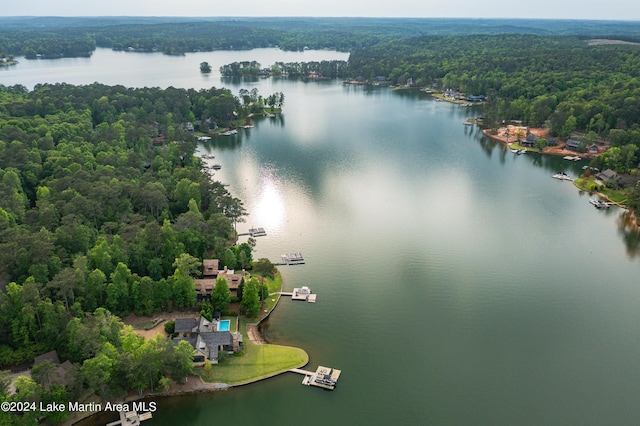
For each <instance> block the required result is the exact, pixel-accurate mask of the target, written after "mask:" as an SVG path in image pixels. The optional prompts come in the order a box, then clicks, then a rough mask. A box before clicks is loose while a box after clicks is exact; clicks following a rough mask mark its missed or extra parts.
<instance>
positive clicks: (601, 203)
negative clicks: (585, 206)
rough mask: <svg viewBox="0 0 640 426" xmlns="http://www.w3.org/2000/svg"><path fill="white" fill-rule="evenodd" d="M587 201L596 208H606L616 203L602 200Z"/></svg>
mask: <svg viewBox="0 0 640 426" xmlns="http://www.w3.org/2000/svg"><path fill="white" fill-rule="evenodd" d="M589 202H590V203H591V204H593V205H594V206H595V208H596V209H608V208H609V207H611V206H615V205H616V203H612V202H607V201H602V200H589Z"/></svg>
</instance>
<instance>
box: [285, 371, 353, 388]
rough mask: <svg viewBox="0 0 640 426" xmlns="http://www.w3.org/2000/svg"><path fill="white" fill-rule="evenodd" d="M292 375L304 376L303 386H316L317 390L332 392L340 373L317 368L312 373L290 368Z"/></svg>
mask: <svg viewBox="0 0 640 426" xmlns="http://www.w3.org/2000/svg"><path fill="white" fill-rule="evenodd" d="M289 371H290V372H292V373H297V374H302V375H304V379H302V384H303V385H305V386H317V387H319V388H323V389H328V390H334V389H335V388H336V385H337V384H338V379H339V378H340V373H342V371H340V370H336V369H335V368H329V367H323V366H319V367H318V369H317V370H316V371H315V373H314V372H312V371H308V370H302V369H300V368H292V369H291V370H289Z"/></svg>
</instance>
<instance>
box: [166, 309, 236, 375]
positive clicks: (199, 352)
mask: <svg viewBox="0 0 640 426" xmlns="http://www.w3.org/2000/svg"><path fill="white" fill-rule="evenodd" d="M175 324H176V328H175V332H176V333H178V337H175V338H174V339H173V343H174V344H175V345H177V344H178V343H180V341H181V340H184V341H186V342H188V343H189V344H190V345H191V346H193V349H194V351H195V352H194V356H193V362H194V363H196V364H201V363H204V362H205V360H207V359H208V360H209V362H211V363H212V364H217V363H218V354H219V353H220V351H226V352H228V353H233V352H238V351H239V350H240V347H241V346H242V334H241V333H239V332H230V331H217V328H218V327H217V325H218V322H217V321H209V320H207V319H206V318H204V317H202V316H201V317H200V318H199V319H196V318H178V319H176V321H175Z"/></svg>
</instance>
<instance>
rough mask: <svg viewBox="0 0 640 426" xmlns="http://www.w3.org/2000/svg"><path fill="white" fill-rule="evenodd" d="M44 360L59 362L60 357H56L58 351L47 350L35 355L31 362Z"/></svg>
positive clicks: (35, 362)
mask: <svg viewBox="0 0 640 426" xmlns="http://www.w3.org/2000/svg"><path fill="white" fill-rule="evenodd" d="M46 360H50V361H51V362H53V363H54V364H60V358H58V352H57V351H56V350H53V351H51V352H47V353H46V354H42V355H39V356H37V357H35V359H34V360H33V363H34V364H37V363H39V362H42V361H46Z"/></svg>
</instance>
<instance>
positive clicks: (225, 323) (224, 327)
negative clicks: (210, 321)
mask: <svg viewBox="0 0 640 426" xmlns="http://www.w3.org/2000/svg"><path fill="white" fill-rule="evenodd" d="M230 324H231V320H222V321H220V324H218V331H229V327H230Z"/></svg>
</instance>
